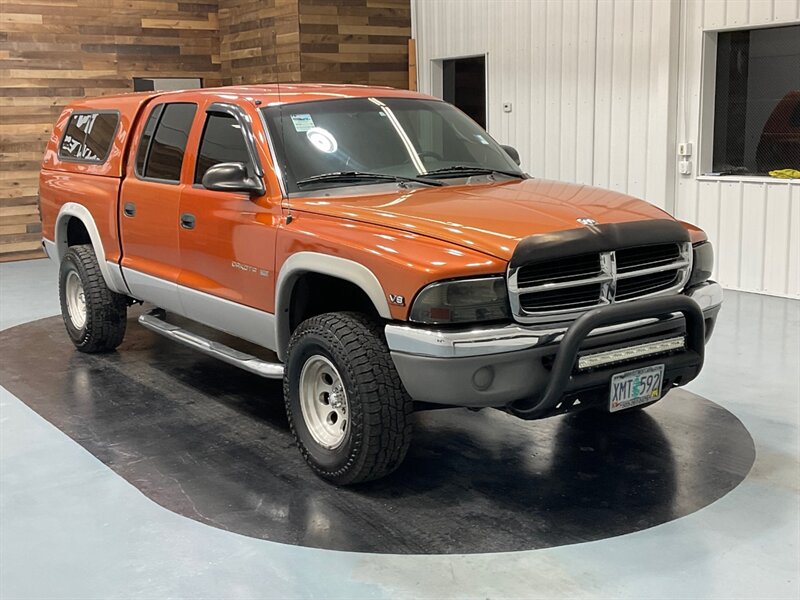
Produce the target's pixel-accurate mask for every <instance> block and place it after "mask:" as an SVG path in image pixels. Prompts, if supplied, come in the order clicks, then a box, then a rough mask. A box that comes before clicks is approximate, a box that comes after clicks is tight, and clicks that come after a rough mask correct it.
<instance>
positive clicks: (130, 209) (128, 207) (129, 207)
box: [122, 202, 136, 217]
mask: <svg viewBox="0 0 800 600" xmlns="http://www.w3.org/2000/svg"><path fill="white" fill-rule="evenodd" d="M122 212H124V213H125V216H126V217H135V216H136V205H135V204H134V203H133V202H126V203H125V206H124V207H123V209H122Z"/></svg>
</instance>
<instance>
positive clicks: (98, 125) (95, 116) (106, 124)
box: [58, 112, 119, 163]
mask: <svg viewBox="0 0 800 600" xmlns="http://www.w3.org/2000/svg"><path fill="white" fill-rule="evenodd" d="M117 123H119V115H118V114H117V113H99V112H94V113H79V114H73V115H72V116H71V117H70V118H69V123H68V124H67V129H66V132H65V133H64V137H63V139H62V140H61V145H60V146H59V150H58V154H59V156H60V157H61V158H63V159H65V160H77V161H87V162H97V163H102V162H103V161H105V160H106V158H107V157H108V151H109V150H110V149H111V142H112V141H113V140H114V133H116V131H117Z"/></svg>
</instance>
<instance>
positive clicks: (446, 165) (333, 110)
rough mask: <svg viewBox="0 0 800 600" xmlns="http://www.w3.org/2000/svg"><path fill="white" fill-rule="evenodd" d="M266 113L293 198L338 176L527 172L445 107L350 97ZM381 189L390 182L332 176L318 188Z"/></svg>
mask: <svg viewBox="0 0 800 600" xmlns="http://www.w3.org/2000/svg"><path fill="white" fill-rule="evenodd" d="M262 112H263V114H264V118H265V120H266V122H267V127H268V128H269V132H270V136H271V138H272V143H273V146H274V148H275V152H276V153H277V155H278V156H277V158H278V163H279V164H280V165H281V169H282V171H283V175H284V179H285V181H286V186H287V189H288V191H289V192H290V193H292V192H298V191H309V186H308V184H309V183H310V182H309V181H308V180H309V179H311V178H314V177H316V176H319V175H326V174H332V173H345V172H347V173H353V172H355V173H360V172H364V173H371V174H383V175H397V176H401V177H425V175H426V174H427V173H432V172H434V171H437V172H439V171H443V170H446V169H450V168H451V167H461V168H462V170H463V167H475V168H477V169H490V170H494V171H498V172H501V173H502V172H508V173H511V174H514V175H517V176H519V175H521V174H522V172H521V171H520V169H519V167H518V166H517V165H516V164H515V163H514V161H512V160H511V158H509V156H508V155H507V154H506V153H505V151H504V150H503V149H502V148H501V147H500V146H499V145H498V144H497V142H495V141H494V140H493V139H492V138H491V137H489V134H487V133H486V132H485V131H484V130H483V129H481V127H480V126H479V125H477V124H476V123H475V122H474V121H472V120H471V119H470V118H469V117H467V116H466V115H465V114H463V113H462V112H461V111H459V110H458V109H456V108H455V107H453V106H451V105H449V104H447V103H445V102H439V101H436V100H421V99H412V98H348V99H344V100H324V101H316V102H303V103H297V104H283V105H279V106H270V107H267V108H263V109H262ZM455 175H459V176H461V177H466V176H469V175H470V173H469V172H468V171H464V172H463V173H458V172H456V173H455ZM439 176H440V175H439V174H437V175H436V177H439ZM304 180H305V181H304ZM298 181H299V182H301V183H300V185H298ZM376 183H386V182H385V181H382V180H381V179H376V178H367V177H364V178H362V179H356V178H349V179H348V178H338V179H332V178H325V179H323V180H317V181H314V182H313V185H312V186H311V189H314V188H316V189H319V188H320V187H334V186H344V185H369V184H373V185H374V184H376Z"/></svg>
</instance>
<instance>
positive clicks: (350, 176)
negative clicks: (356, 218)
mask: <svg viewBox="0 0 800 600" xmlns="http://www.w3.org/2000/svg"><path fill="white" fill-rule="evenodd" d="M369 179H374V180H381V179H383V180H386V181H399V182H407V181H414V182H416V183H422V184H425V185H433V186H442V185H444V184H443V183H442V182H441V181H431V180H430V179H422V178H421V177H404V176H403V175H387V174H385V173H367V172H364V171H336V172H335V173H322V174H321V175H314V176H312V177H306V178H305V179H300V180H299V181H298V182H297V185H309V184H312V183H320V182H326V181H330V182H335V181H345V182H346V181H360V180H369Z"/></svg>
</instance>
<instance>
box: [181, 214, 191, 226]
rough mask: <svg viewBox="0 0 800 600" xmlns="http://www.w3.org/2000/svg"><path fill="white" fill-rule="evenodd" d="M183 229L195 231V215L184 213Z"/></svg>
mask: <svg viewBox="0 0 800 600" xmlns="http://www.w3.org/2000/svg"><path fill="white" fill-rule="evenodd" d="M181 227H183V228H184V229H194V215H193V214H191V213H183V214H182V215H181Z"/></svg>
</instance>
